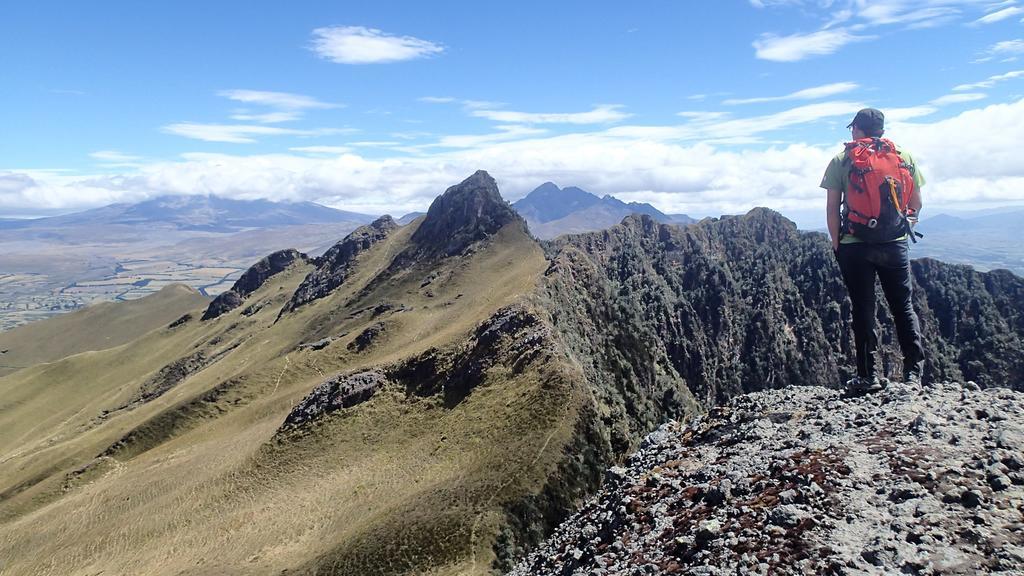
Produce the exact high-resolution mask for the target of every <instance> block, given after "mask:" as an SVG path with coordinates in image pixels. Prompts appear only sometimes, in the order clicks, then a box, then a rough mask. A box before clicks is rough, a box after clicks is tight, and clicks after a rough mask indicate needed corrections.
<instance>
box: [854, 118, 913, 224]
mask: <svg viewBox="0 0 1024 576" xmlns="http://www.w3.org/2000/svg"><path fill="white" fill-rule="evenodd" d="M845 163H849V165H850V186H849V188H848V189H847V190H846V193H845V194H844V198H843V225H842V232H843V233H844V234H852V235H853V236H856V237H857V238H858V239H860V240H863V241H865V242H889V241H891V240H896V239H897V238H900V237H901V236H905V235H909V236H910V237H911V239H913V240H914V241H915V242H916V241H917V239H916V238H914V236H915V234H913V233H912V231H911V227H910V222H909V221H908V220H907V204H909V203H910V199H911V198H912V197H913V195H914V166H913V165H912V164H907V163H906V162H904V161H903V159H902V158H901V157H900V155H899V154H898V153H897V152H896V145H895V144H893V143H892V141H890V140H887V139H885V138H861V139H859V140H854V141H853V142H847V143H846V161H845Z"/></svg>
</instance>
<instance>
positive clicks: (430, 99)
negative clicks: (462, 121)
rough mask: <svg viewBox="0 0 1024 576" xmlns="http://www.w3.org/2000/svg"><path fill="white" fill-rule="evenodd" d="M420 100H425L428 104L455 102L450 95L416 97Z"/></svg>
mask: <svg viewBox="0 0 1024 576" xmlns="http://www.w3.org/2000/svg"><path fill="white" fill-rule="evenodd" d="M417 100H419V101H420V102H426V103H428V104H450V103H452V102H455V101H456V100H455V98H452V97H451V96H422V97H420V98H417Z"/></svg>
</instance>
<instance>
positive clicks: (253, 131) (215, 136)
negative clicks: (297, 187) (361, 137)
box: [161, 122, 353, 144]
mask: <svg viewBox="0 0 1024 576" xmlns="http://www.w3.org/2000/svg"><path fill="white" fill-rule="evenodd" d="M161 130H163V131H164V132H167V133H168V134H176V135H178V136H184V137H186V138H193V139H195V140H203V141H206V142H229V143H234V144H251V143H253V142H256V139H255V138H254V136H328V135H332V134H345V133H350V132H353V130H351V129H346V128H317V129H313V130H297V129H293V128H276V127H273V126H259V125H250V124H202V123H198V122H178V123H176V124H168V125H167V126H164V127H163V128H162V129H161Z"/></svg>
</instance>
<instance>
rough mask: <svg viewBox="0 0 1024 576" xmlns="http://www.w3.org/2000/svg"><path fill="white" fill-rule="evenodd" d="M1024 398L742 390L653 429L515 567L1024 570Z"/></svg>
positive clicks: (1000, 392)
mask: <svg viewBox="0 0 1024 576" xmlns="http://www.w3.org/2000/svg"><path fill="white" fill-rule="evenodd" d="M1022 447H1024V394H1022V393H1020V392H1016V391H1011V390H1008V389H1003V388H993V389H987V390H980V389H979V388H978V386H977V385H975V384H974V383H973V382H968V383H967V384H965V385H960V384H956V383H939V384H936V385H934V386H930V387H924V388H922V387H920V386H917V385H913V384H902V383H895V384H892V385H890V387H889V388H888V389H887V390H884V391H883V392H880V393H878V394H875V395H871V396H866V397H859V398H850V397H846V396H844V395H842V394H840V393H839V392H837V391H835V390H829V389H825V388H820V387H793V388H786V389H782V390H771V391H765V392H759V393H754V394H749V395H745V396H740V397H737V398H736V399H734V400H733V401H731V402H730V403H729V404H727V405H725V406H723V407H720V408H715V409H712V410H711V411H710V413H709V414H707V415H706V416H703V417H699V418H697V419H696V420H694V421H693V422H692V423H691V424H690V425H682V424H680V423H678V422H674V421H673V422H669V423H668V424H665V425H663V426H661V427H660V428H659V429H658V430H657V431H656V432H654V433H652V434H650V435H649V436H648V437H647V438H646V439H645V440H644V442H643V444H642V448H641V450H639V451H638V452H637V453H635V454H634V455H633V456H632V457H631V458H630V459H629V460H628V462H627V463H626V465H625V466H624V467H613V468H611V469H609V470H608V472H607V474H606V482H605V486H604V488H603V489H602V490H601V491H600V493H599V494H598V496H597V497H595V498H593V499H591V500H590V501H588V502H587V503H586V504H585V505H584V506H583V508H582V509H581V510H580V511H579V512H578V513H577V514H575V515H574V516H572V517H571V518H570V519H569V520H568V521H566V522H565V523H564V524H563V525H562V526H561V527H560V528H559V529H558V530H557V531H556V532H555V534H554V535H553V536H552V537H551V538H550V539H549V540H548V541H547V542H546V543H545V544H543V545H542V546H541V547H540V548H539V549H538V550H537V551H535V552H534V553H533V554H531V555H530V556H529V557H528V558H527V559H526V560H524V561H523V562H522V563H521V564H519V565H518V566H517V567H516V568H515V569H514V570H513V571H512V572H511V574H512V575H514V576H526V575H533V576H539V575H556V574H557V575H568V574H586V575H588V576H612V575H629V576H633V575H637V576H639V575H644V574H677V573H678V574H684V573H685V574H709V575H710V574H723V575H724V574H737V573H751V574H811V573H814V574H893V573H904V574H976V573H980V572H984V573H1004V574H1020V573H1021V572H1022V571H1024V504H1022V502H1024V454H1022V451H1021V450H1022Z"/></svg>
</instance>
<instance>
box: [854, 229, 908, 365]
mask: <svg viewBox="0 0 1024 576" xmlns="http://www.w3.org/2000/svg"><path fill="white" fill-rule="evenodd" d="M836 257H837V258H838V259H839V269H840V270H841V271H842V273H843V282H845V283H846V289H847V290H848V291H849V292H850V302H852V303H853V338H854V343H855V345H856V347H857V375H858V376H862V377H872V376H875V374H876V373H875V366H876V362H877V359H876V353H875V351H876V350H877V349H878V332H877V330H876V328H875V276H876V275H877V276H878V279H879V281H880V282H881V283H882V292H884V293H885V299H886V301H887V302H888V303H889V312H891V313H892V317H893V320H894V321H895V323H896V336H897V338H899V342H900V350H902V351H903V375H904V376H906V373H907V372H909V371H914V372H917V373H918V374H921V370H922V369H923V368H924V347H923V346H922V345H921V327H920V325H919V324H918V321H917V314H915V313H914V306H913V303H912V302H911V294H912V292H913V285H912V284H911V274H910V254H909V252H908V251H907V241H906V240H897V241H895V242H885V243H881V244H870V243H867V242H859V243H854V244H840V245H839V251H838V252H837V253H836Z"/></svg>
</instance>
